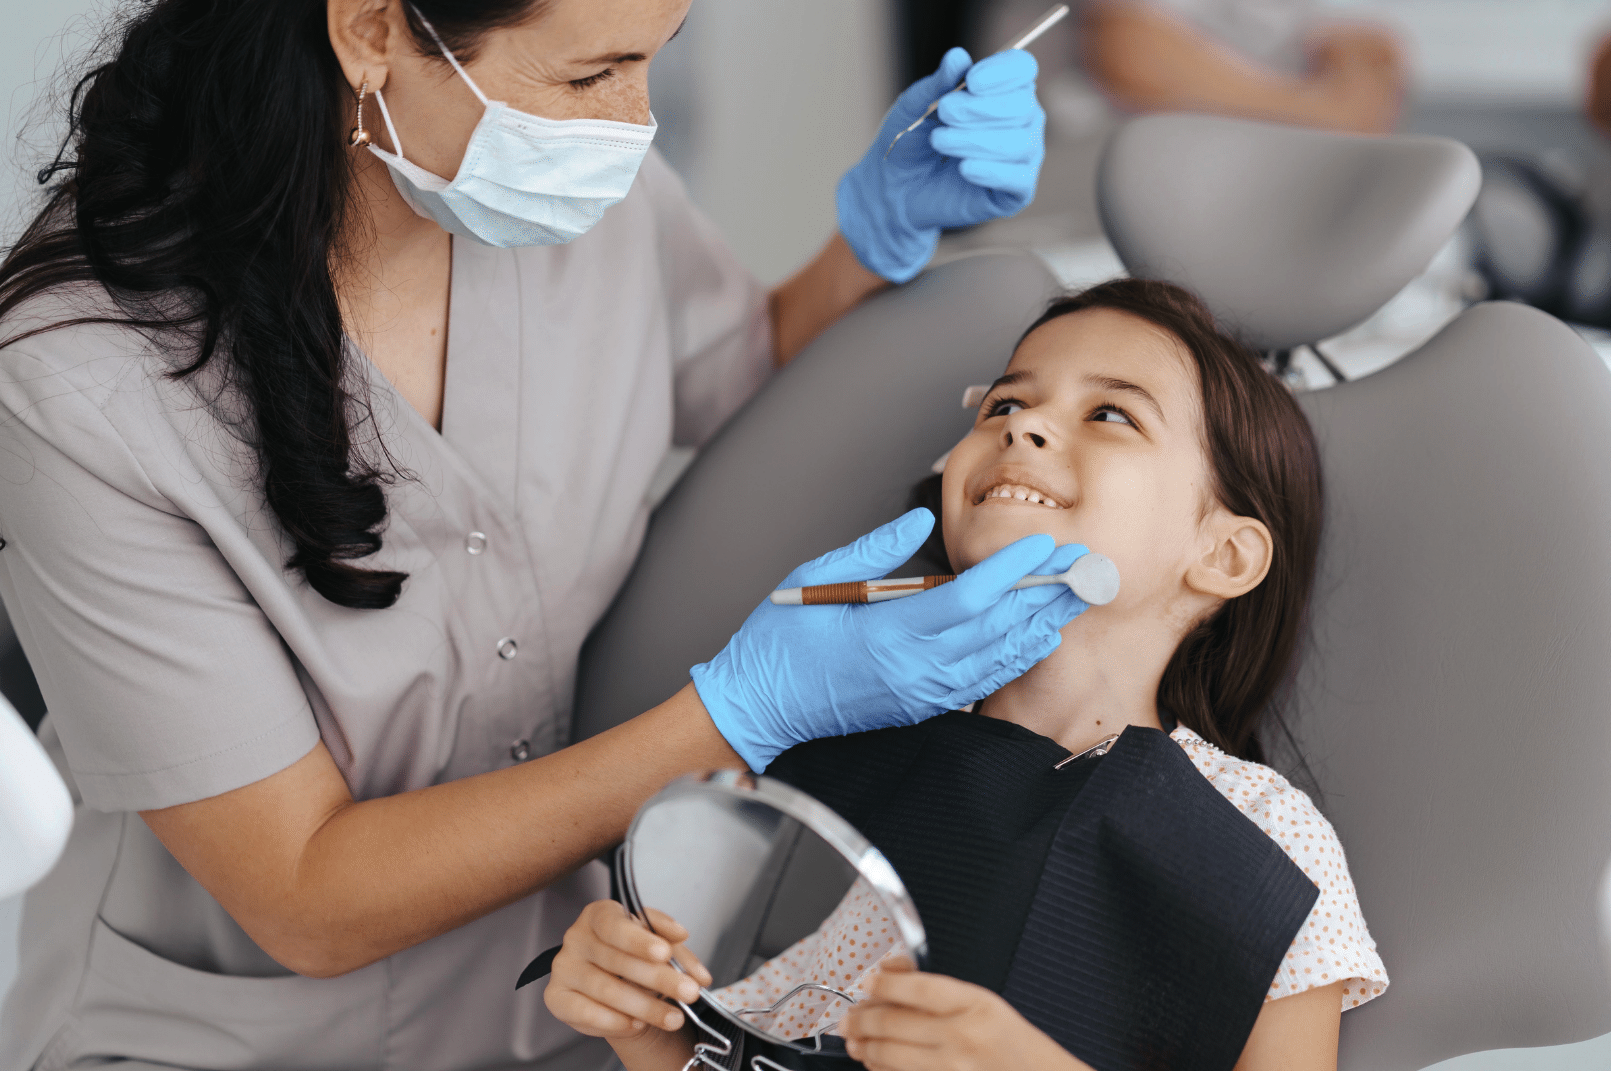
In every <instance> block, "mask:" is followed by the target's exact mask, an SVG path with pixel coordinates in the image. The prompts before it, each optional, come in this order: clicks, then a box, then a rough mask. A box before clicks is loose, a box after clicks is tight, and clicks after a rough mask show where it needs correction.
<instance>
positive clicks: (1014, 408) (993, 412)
mask: <svg viewBox="0 0 1611 1071" xmlns="http://www.w3.org/2000/svg"><path fill="white" fill-rule="evenodd" d="M1027 408H1028V406H1026V405H1024V403H1023V402H1021V401H1019V400H1018V399H1017V398H997V399H996V400H995V401H989V402H986V403H985V405H984V414H985V419H986V420H989V419H990V418H991V417H998V416H1012V415H1013V414H1014V413H1019V412H1022V411H1023V410H1025V409H1027Z"/></svg>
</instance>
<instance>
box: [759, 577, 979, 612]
mask: <svg viewBox="0 0 1611 1071" xmlns="http://www.w3.org/2000/svg"><path fill="white" fill-rule="evenodd" d="M955 579H956V577H955V576H909V577H903V578H901V579H899V580H857V581H854V582H852V583H848V584H814V585H812V586H811V587H805V588H789V589H786V590H783V591H775V592H773V593H772V601H773V602H775V603H780V604H784V605H789V604H792V605H795V606H829V605H843V604H845V603H852V602H858V603H860V602H884V601H886V600H888V599H899V598H901V597H902V596H904V595H915V594H917V593H918V592H920V591H928V590H930V589H931V588H937V587H939V586H940V585H941V584H949V583H950V582H951V581H953V580H955ZM778 596H783V597H784V598H781V599H780V598H779V597H778Z"/></svg>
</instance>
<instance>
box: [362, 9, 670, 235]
mask: <svg viewBox="0 0 1611 1071" xmlns="http://www.w3.org/2000/svg"><path fill="white" fill-rule="evenodd" d="M421 21H423V19H422V20H421ZM426 29H428V30H430V32H431V36H432V37H433V38H435V40H436V44H437V47H438V48H440V49H441V50H442V55H443V56H444V57H446V59H447V61H448V62H449V63H451V64H452V65H453V69H454V70H455V71H457V72H458V73H459V77H460V78H463V79H464V81H465V84H466V85H468V86H469V87H470V89H471V91H472V92H473V93H475V95H476V96H477V97H478V98H479V99H480V101H481V103H482V104H484V105H485V106H486V112H485V113H484V114H483V115H482V116H481V122H480V123H478V124H476V128H475V133H474V134H472V135H471V136H470V144H469V146H468V147H467V148H466V149H465V150H464V160H463V161H462V162H461V163H460V164H459V173H458V174H457V175H455V176H453V179H452V181H449V180H447V179H445V178H442V177H441V176H439V175H433V174H432V173H431V172H429V171H427V170H425V169H424V168H422V167H420V166H419V165H418V164H413V163H410V162H409V161H407V160H405V159H404V158H403V143H402V141H401V140H399V139H398V137H397V128H396V127H395V126H393V125H392V117H391V113H390V112H388V111H387V109H386V99H385V98H384V97H382V96H381V94H380V93H379V91H377V92H376V93H375V100H376V102H377V103H378V104H379V105H380V113H381V115H382V117H383V118H384V119H385V121H386V132H387V133H388V134H390V135H391V139H392V146H393V147H394V148H395V149H396V150H397V151H396V152H395V153H389V152H386V151H385V150H384V149H381V148H380V147H379V146H377V145H373V144H372V145H370V146H369V151H370V152H372V153H374V154H375V155H376V156H378V157H380V158H381V159H382V160H384V161H385V162H386V166H387V168H388V169H389V170H390V171H391V175H392V182H394V183H395V184H396V185H397V190H398V192H399V193H401V194H402V195H403V199H404V200H405V201H407V202H408V203H409V205H410V207H412V208H413V209H414V211H415V212H417V213H419V214H420V215H422V216H424V217H425V218H427V219H434V220H435V221H436V222H437V223H438V224H439V225H440V226H441V227H442V229H444V230H446V231H450V232H451V233H453V234H457V235H460V236H461V237H464V238H470V239H473V240H474V241H477V242H480V243H481V244H483V245H490V246H497V247H498V248H500V249H508V248H510V247H511V246H527V245H564V244H565V243H566V242H569V241H572V240H574V239H576V238H579V237H581V236H582V235H584V234H586V233H587V232H588V231H590V230H592V229H593V225H594V224H595V223H597V222H598V221H599V218H600V217H601V216H603V215H604V210H605V209H606V208H609V207H610V206H611V205H613V204H615V203H616V202H617V201H619V200H620V199H621V198H623V197H625V196H626V194H627V191H628V190H629V189H631V188H632V181H633V179H634V178H636V177H637V174H638V167H639V165H641V164H642V163H643V158H644V156H645V155H646V154H647V153H648V151H649V143H650V142H651V141H653V140H654V132H655V127H654V125H653V118H652V117H651V119H650V124H651V125H649V126H639V125H637V124H636V123H616V122H611V121H610V120H607V119H566V120H557V119H544V118H542V117H541V116H537V115H527V114H525V113H524V112H517V111H515V110H514V109H513V108H511V107H509V105H507V104H504V103H502V102H500V101H489V100H488V99H487V97H486V94H484V93H482V92H481V89H480V87H479V86H477V85H476V84H475V82H473V81H471V79H470V76H469V75H468V74H466V73H465V71H464V68H463V67H461V66H459V61H458V60H457V59H455V58H454V56H453V53H451V52H449V51H448V49H447V46H446V45H444V44H442V39H441V38H440V37H438V36H437V34H436V30H435V29H434V28H432V27H431V25H430V24H429V23H426Z"/></svg>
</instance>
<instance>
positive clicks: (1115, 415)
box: [1091, 405, 1135, 425]
mask: <svg viewBox="0 0 1611 1071" xmlns="http://www.w3.org/2000/svg"><path fill="white" fill-rule="evenodd" d="M1091 419H1092V420H1095V421H1098V422H1101V423H1109V424H1131V425H1134V423H1135V421H1133V420H1131V419H1130V415H1129V414H1128V413H1126V412H1125V411H1124V410H1123V409H1119V408H1117V407H1115V406H1111V405H1104V406H1102V407H1101V408H1100V409H1098V410H1097V411H1096V412H1094V413H1092V414H1091Z"/></svg>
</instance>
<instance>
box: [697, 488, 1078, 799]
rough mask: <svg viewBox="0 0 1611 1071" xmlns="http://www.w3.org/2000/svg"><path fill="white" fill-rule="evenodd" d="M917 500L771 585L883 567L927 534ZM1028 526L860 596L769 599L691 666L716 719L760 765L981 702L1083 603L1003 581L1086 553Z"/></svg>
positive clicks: (1040, 650) (1051, 644)
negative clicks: (1007, 540) (941, 579)
mask: <svg viewBox="0 0 1611 1071" xmlns="http://www.w3.org/2000/svg"><path fill="white" fill-rule="evenodd" d="M933 527H934V515H933V514H932V513H930V512H929V511H928V510H926V509H915V510H912V511H911V512H910V513H908V514H906V515H905V516H903V517H901V518H899V519H897V520H894V521H891V522H890V523H889V524H886V525H884V526H883V527H882V528H879V529H878V530H877V531H875V532H872V533H871V534H869V535H865V536H863V537H862V538H860V539H858V540H856V542H854V543H852V544H850V546H848V547H841V548H840V549H838V550H835V551H832V552H830V553H828V554H825V555H823V556H822V557H820V558H818V559H817V560H816V561H813V562H808V563H806V564H805V565H802V566H800V568H798V569H796V570H795V571H794V572H792V573H790V574H789V577H788V579H786V580H784V581H783V583H782V584H781V585H779V586H780V587H801V586H804V585H808V584H838V583H844V582H847V581H855V580H874V579H877V578H878V577H882V576H884V575H886V574H887V573H889V571H890V570H892V569H894V568H895V567H896V566H897V565H900V564H901V563H902V562H904V561H906V559H908V558H910V557H911V556H912V555H913V554H914V553H916V551H917V549H918V548H919V547H921V546H922V545H923V541H924V540H925V539H927V538H928V534H929V530H930V529H932V528H933ZM1086 553H1087V551H1086V549H1085V548H1084V547H1082V546H1078V545H1070V546H1066V547H1054V545H1053V542H1052V537H1051V536H1046V535H1038V536H1030V537H1028V538H1027V539H1020V540H1019V541H1018V542H1016V543H1014V544H1012V545H1011V546H1009V547H1005V548H1003V549H1002V550H999V551H997V552H996V553H995V554H993V555H991V556H990V557H989V558H986V559H985V560H984V561H982V562H980V563H979V564H978V565H976V566H974V567H973V568H972V569H969V570H968V571H967V572H965V573H963V574H962V575H961V576H959V577H957V579H956V580H954V581H952V582H951V583H949V584H946V585H943V586H941V587H938V588H935V589H933V590H932V591H925V592H923V593H922V594H921V595H913V596H910V597H908V598H905V599H897V600H893V601H890V602H883V603H873V604H871V605H864V606H774V605H772V603H771V601H770V600H769V599H768V600H766V601H763V602H762V603H761V605H760V606H759V607H758V608H756V610H755V612H754V613H752V614H750V616H749V619H748V620H747V621H745V622H744V627H743V628H741V629H739V630H738V632H737V633H736V634H735V635H734V636H733V638H732V639H731V640H730V641H729V642H728V644H727V646H726V647H725V648H723V649H722V652H721V654H719V655H717V656H716V657H715V658H713V659H711V660H710V661H709V662H705V663H703V664H701V665H697V666H695V667H693V669H691V670H690V671H689V675H690V676H692V677H693V681H694V688H695V690H697V691H698V692H699V698H700V700H701V701H702V702H703V703H704V704H705V709H706V710H708V711H709V712H710V716H711V719H712V720H714V721H715V723H716V728H717V729H719V730H720V731H721V734H722V735H723V736H724V737H726V738H727V742H728V743H729V744H731V745H732V746H733V750H735V751H737V752H738V754H739V756H740V757H741V758H743V760H744V761H745V762H747V763H748V764H749V766H750V769H752V770H756V771H760V770H764V769H766V767H767V765H768V764H770V763H771V761H772V760H773V759H774V758H776V757H777V756H778V754H779V753H781V752H783V751H785V750H787V749H788V748H790V747H793V746H794V745H795V744H801V743H804V742H806V741H807V740H815V739H817V738H818V737H823V736H843V735H845V734H847V733H857V732H863V731H865V730H868V729H883V728H888V727H889V726H894V725H912V724H915V723H916V722H920V721H922V720H923V719H925V718H928V717H932V716H933V715H935V714H939V713H942V712H944V711H947V710H952V709H955V708H957V707H962V706H966V705H967V704H969V703H972V702H974V701H975V700H978V699H982V698H984V697H985V696H987V695H989V694H990V693H991V692H994V691H995V690H996V689H997V688H1000V687H1001V686H1002V685H1003V684H1006V683H1007V682H1008V681H1010V680H1013V679H1014V678H1016V677H1019V676H1022V675H1023V673H1024V671H1025V670H1027V669H1029V667H1030V666H1033V665H1034V664H1035V663H1036V662H1039V661H1040V660H1041V659H1043V658H1045V657H1046V656H1047V655H1049V654H1051V653H1052V651H1054V650H1056V649H1057V645H1058V644H1059V643H1061V642H1062V636H1061V635H1060V634H1059V632H1058V630H1059V629H1061V628H1062V627H1063V626H1064V625H1066V624H1068V623H1069V622H1070V621H1072V620H1073V619H1074V618H1075V617H1077V616H1078V615H1079V614H1081V613H1083V612H1084V611H1085V608H1086V606H1085V603H1083V602H1081V601H1080V600H1079V599H1078V598H1077V597H1075V595H1074V593H1073V592H1072V591H1070V590H1069V589H1068V588H1067V587H1066V586H1064V585H1061V584H1052V585H1047V586H1045V587H1036V588H1029V589H1027V590H1024V591H1009V589H1010V588H1011V587H1012V586H1013V585H1014V584H1016V583H1017V582H1018V581H1019V580H1021V579H1023V578H1024V577H1025V576H1026V575H1028V574H1029V573H1031V572H1037V573H1061V572H1064V571H1065V570H1067V569H1068V567H1069V566H1070V565H1073V564H1074V562H1075V560H1076V559H1078V558H1079V557H1080V556H1081V555H1083V554H1086Z"/></svg>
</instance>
